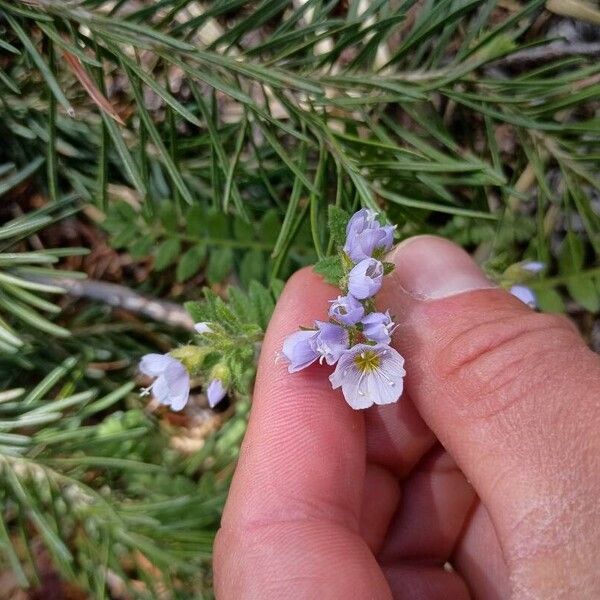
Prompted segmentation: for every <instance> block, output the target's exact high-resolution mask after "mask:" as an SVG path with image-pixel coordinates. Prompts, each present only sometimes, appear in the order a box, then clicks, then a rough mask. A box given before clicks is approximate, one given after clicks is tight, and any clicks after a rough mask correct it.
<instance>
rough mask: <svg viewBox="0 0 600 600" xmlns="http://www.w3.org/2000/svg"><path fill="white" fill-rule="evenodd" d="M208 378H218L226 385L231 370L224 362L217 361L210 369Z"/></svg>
mask: <svg viewBox="0 0 600 600" xmlns="http://www.w3.org/2000/svg"><path fill="white" fill-rule="evenodd" d="M210 379H218V380H220V381H221V382H222V383H223V385H224V386H227V385H228V384H229V381H230V379H231V371H230V370H229V367H228V366H227V365H226V364H225V363H222V362H220V363H217V364H216V365H215V366H214V367H213V368H212V369H211V371H210Z"/></svg>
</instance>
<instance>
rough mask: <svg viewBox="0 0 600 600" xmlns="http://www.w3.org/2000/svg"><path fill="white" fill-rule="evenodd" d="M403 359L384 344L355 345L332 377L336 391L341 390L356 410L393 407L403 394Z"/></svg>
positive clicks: (340, 361) (404, 373) (346, 353)
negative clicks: (374, 405)
mask: <svg viewBox="0 0 600 600" xmlns="http://www.w3.org/2000/svg"><path fill="white" fill-rule="evenodd" d="M405 375H406V371H405V370H404V359H403V358H402V356H400V354H399V353H398V352H396V350H394V349H393V348H391V347H390V346H387V345H385V344H377V345H376V346H369V345H368V344H356V345H355V346H353V347H352V348H350V350H348V351H347V352H345V353H344V354H343V355H342V357H341V358H340V360H339V361H338V363H337V366H336V368H335V371H334V372H333V373H332V374H331V376H330V377H329V380H330V381H331V385H332V387H333V388H334V389H336V388H339V387H341V388H342V392H343V394H344V398H345V399H346V402H347V403H348V404H349V405H350V406H351V407H352V408H354V409H362V408H369V407H370V406H372V405H373V404H379V405H383V404H391V403H392V402H396V401H397V400H398V399H399V398H400V396H401V395H402V389H403V378H404V376H405Z"/></svg>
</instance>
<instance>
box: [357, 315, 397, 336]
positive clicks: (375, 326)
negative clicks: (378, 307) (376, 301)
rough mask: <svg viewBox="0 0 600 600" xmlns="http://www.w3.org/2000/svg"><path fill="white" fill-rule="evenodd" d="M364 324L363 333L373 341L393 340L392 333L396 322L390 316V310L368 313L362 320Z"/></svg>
mask: <svg viewBox="0 0 600 600" xmlns="http://www.w3.org/2000/svg"><path fill="white" fill-rule="evenodd" d="M361 323H362V325H363V334H364V336H365V337H366V338H367V339H368V340H370V341H371V342H377V343H378V344H389V343H390V342H391V341H392V333H393V331H394V328H395V324H394V323H393V321H392V317H391V316H390V311H389V310H388V311H386V312H385V313H382V312H372V313H369V314H368V315H366V316H365V317H364V318H363V320H362V321H361Z"/></svg>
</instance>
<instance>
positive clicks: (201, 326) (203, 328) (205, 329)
mask: <svg viewBox="0 0 600 600" xmlns="http://www.w3.org/2000/svg"><path fill="white" fill-rule="evenodd" d="M194 329H195V330H196V331H197V332H198V333H201V334H202V333H212V329H211V327H210V325H209V324H208V322H206V321H203V322H202V323H196V324H195V325H194Z"/></svg>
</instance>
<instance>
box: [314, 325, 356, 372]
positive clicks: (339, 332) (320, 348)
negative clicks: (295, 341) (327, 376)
mask: <svg viewBox="0 0 600 600" xmlns="http://www.w3.org/2000/svg"><path fill="white" fill-rule="evenodd" d="M315 325H316V326H317V327H318V329H319V333H318V334H317V336H316V337H315V338H314V342H313V344H314V348H315V350H316V351H317V352H318V353H319V355H320V357H321V362H323V360H325V362H326V363H327V364H328V365H334V364H335V363H336V362H337V361H338V359H339V358H340V356H341V355H342V354H343V353H344V352H345V351H346V350H348V344H349V335H348V332H347V331H346V329H344V328H343V327H340V326H339V325H335V324H334V323H328V322H327V321H315Z"/></svg>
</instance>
